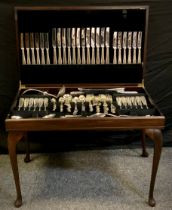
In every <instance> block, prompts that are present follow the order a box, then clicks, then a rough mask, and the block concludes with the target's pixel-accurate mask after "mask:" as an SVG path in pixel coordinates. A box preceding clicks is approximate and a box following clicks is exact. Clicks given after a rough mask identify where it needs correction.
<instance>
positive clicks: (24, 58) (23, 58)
mask: <svg viewBox="0 0 172 210" xmlns="http://www.w3.org/2000/svg"><path fill="white" fill-rule="evenodd" d="M20 49H21V51H22V64H24V65H25V64H26V57H25V49H24V34H23V33H20Z"/></svg>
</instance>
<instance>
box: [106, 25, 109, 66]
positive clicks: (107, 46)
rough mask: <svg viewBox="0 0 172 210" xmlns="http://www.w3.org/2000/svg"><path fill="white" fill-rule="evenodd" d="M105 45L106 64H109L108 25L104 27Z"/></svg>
mask: <svg viewBox="0 0 172 210" xmlns="http://www.w3.org/2000/svg"><path fill="white" fill-rule="evenodd" d="M105 46H106V64H109V47H110V27H106V35H105Z"/></svg>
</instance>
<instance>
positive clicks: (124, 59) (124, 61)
mask: <svg viewBox="0 0 172 210" xmlns="http://www.w3.org/2000/svg"><path fill="white" fill-rule="evenodd" d="M123 50H124V54H123V64H126V63H127V60H126V48H123Z"/></svg>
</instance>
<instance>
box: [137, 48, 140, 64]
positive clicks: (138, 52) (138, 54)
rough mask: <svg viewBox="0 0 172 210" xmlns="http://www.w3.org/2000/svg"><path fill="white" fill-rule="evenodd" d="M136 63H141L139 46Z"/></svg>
mask: <svg viewBox="0 0 172 210" xmlns="http://www.w3.org/2000/svg"><path fill="white" fill-rule="evenodd" d="M137 62H138V63H141V48H138V61H137Z"/></svg>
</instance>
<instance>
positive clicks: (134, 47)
mask: <svg viewBox="0 0 172 210" xmlns="http://www.w3.org/2000/svg"><path fill="white" fill-rule="evenodd" d="M136 48H137V32H136V31H134V32H133V63H134V64H136V62H137V61H136Z"/></svg>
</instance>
